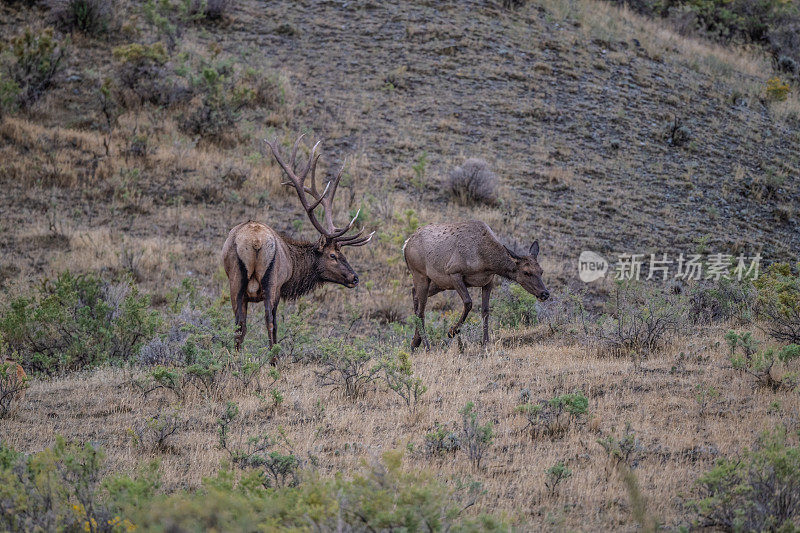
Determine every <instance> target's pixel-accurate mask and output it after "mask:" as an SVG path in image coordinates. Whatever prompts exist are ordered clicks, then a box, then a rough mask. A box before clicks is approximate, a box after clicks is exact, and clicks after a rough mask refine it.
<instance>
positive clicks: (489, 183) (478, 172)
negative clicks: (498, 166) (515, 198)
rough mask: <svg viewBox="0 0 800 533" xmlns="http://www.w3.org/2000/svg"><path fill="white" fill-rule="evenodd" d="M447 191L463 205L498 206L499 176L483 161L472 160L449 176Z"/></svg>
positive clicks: (455, 169)
mask: <svg viewBox="0 0 800 533" xmlns="http://www.w3.org/2000/svg"><path fill="white" fill-rule="evenodd" d="M445 190H446V191H447V192H448V194H449V195H450V196H451V197H452V198H453V199H454V200H455V201H456V202H457V203H459V204H461V205H474V204H486V205H496V204H497V203H498V198H497V175H496V174H495V173H494V172H492V171H491V170H490V169H489V164H488V163H487V162H486V161H484V160H483V159H477V158H470V159H467V160H466V161H464V163H463V164H462V165H461V166H458V167H456V168H454V169H453V170H452V171H451V172H450V174H449V175H448V176H447V181H446V183H445Z"/></svg>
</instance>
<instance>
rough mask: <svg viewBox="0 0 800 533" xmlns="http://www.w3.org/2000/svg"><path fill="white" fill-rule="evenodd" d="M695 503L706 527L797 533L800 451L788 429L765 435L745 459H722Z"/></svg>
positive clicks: (707, 476) (701, 486)
mask: <svg viewBox="0 0 800 533" xmlns="http://www.w3.org/2000/svg"><path fill="white" fill-rule="evenodd" d="M697 486H698V490H699V492H700V497H699V498H698V499H696V500H693V501H691V502H690V506H691V508H693V509H694V510H695V511H696V513H697V515H698V517H699V519H698V524H699V525H702V526H704V527H718V528H721V529H723V530H725V531H792V530H794V529H795V528H797V527H798V521H800V448H798V447H797V444H796V443H792V442H791V440H790V436H789V435H788V434H787V432H786V429H785V428H782V427H779V428H776V429H775V430H773V431H771V432H766V433H764V434H762V435H761V436H760V437H759V439H758V440H757V442H756V443H755V445H754V446H753V448H752V450H745V452H744V454H743V455H742V457H740V458H736V459H733V458H722V459H720V460H719V461H717V463H716V465H715V466H714V467H713V468H712V469H711V470H709V471H708V472H706V473H705V474H703V475H702V476H701V477H700V478H699V479H698V480H697Z"/></svg>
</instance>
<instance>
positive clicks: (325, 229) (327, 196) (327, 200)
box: [264, 135, 375, 246]
mask: <svg viewBox="0 0 800 533" xmlns="http://www.w3.org/2000/svg"><path fill="white" fill-rule="evenodd" d="M303 137H304V135H300V136H299V137H298V138H297V140H296V141H295V142H294V147H293V148H292V161H291V166H289V165H287V164H286V163H285V162H284V160H283V158H282V157H281V153H280V148H279V146H278V141H277V139H275V140H273V141H272V142H270V141H268V140H267V139H264V142H265V143H267V146H269V147H270V150H272V155H273V156H274V157H275V161H277V162H278V164H279V165H280V166H281V168H282V169H283V171H284V172H285V173H286V176H287V177H288V178H289V181H288V182H285V183H284V185H292V186H293V187H294V188H295V190H296V191H297V196H299V197H300V203H302V204H303V209H305V211H306V214H307V215H308V218H309V220H311V223H312V224H313V225H314V227H315V228H316V229H317V231H318V232H320V234H322V235H323V236H325V237H326V238H327V239H329V240H331V241H336V242H338V243H339V244H340V245H341V246H363V245H365V244H367V243H368V242H369V241H370V239H372V235H373V234H374V233H375V232H372V233H370V234H369V236H368V237H361V234H362V233H363V232H364V230H363V229H362V230H361V231H359V232H358V233H356V234H355V235H351V236H349V237H344V235H345V234H346V233H347V232H348V231H350V230H351V229H352V228H353V225H354V224H355V223H356V219H358V215H359V213H360V212H361V210H360V209H359V210H358V211H357V212H356V216H354V217H353V219H352V220H351V221H350V223H349V224H347V225H346V226H345V227H343V228H339V227H336V225H335V224H334V223H333V199H334V198H335V197H336V189H337V188H338V187H339V181H341V179H342V173H343V172H344V167H345V164H346V163H347V160H346V159H345V161H344V162H343V163H342V168H340V169H339V172H338V173H337V174H336V177H335V178H334V179H332V180H330V181H328V183H327V184H326V185H325V190H324V191H322V194H320V193H319V191H318V190H317V177H316V171H317V161H319V158H320V155H319V154H317V147H318V146H319V145H320V143H321V142H322V141H317V144H315V145H314V148H312V149H311V155H310V156H309V158H308V162H307V163H306V165H305V167H304V168H303V170H302V172H300V173H299V174H298V173H297V148H298V147H299V146H300V141H301V140H302V139H303ZM309 172H311V182H310V187H307V186H306V184H305V182H306V178H307V177H308V173H309ZM306 195H310V196H311V198H312V199H313V202H309V199H308V197H307V196H306ZM318 205H322V209H323V210H324V211H325V224H324V225H323V224H321V223H320V222H319V220H317V217H316V215H314V209H316V208H317V206H318Z"/></svg>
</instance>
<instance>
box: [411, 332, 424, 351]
mask: <svg viewBox="0 0 800 533" xmlns="http://www.w3.org/2000/svg"><path fill="white" fill-rule="evenodd" d="M420 344H422V339H421V338H420V337H418V336H417V335H414V338H413V339H411V350H412V351H413V350H416V349H417V348H419V345H420Z"/></svg>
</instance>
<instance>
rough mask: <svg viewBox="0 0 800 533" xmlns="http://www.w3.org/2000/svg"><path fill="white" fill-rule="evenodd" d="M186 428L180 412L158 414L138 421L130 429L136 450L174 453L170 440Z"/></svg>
mask: <svg viewBox="0 0 800 533" xmlns="http://www.w3.org/2000/svg"><path fill="white" fill-rule="evenodd" d="M183 428H184V421H183V420H182V418H181V416H180V412H179V411H178V410H175V411H172V412H167V413H163V412H162V413H157V414H156V415H155V416H152V417H149V418H145V419H143V420H138V421H136V422H135V423H134V424H133V426H132V427H131V428H130V429H129V434H130V437H131V442H132V443H133V446H134V448H137V449H140V450H144V451H147V452H149V453H155V452H169V451H174V450H173V447H172V445H171V444H170V440H171V439H172V438H173V437H174V436H175V435H177V434H178V433H179V432H180V431H181V430H183Z"/></svg>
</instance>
